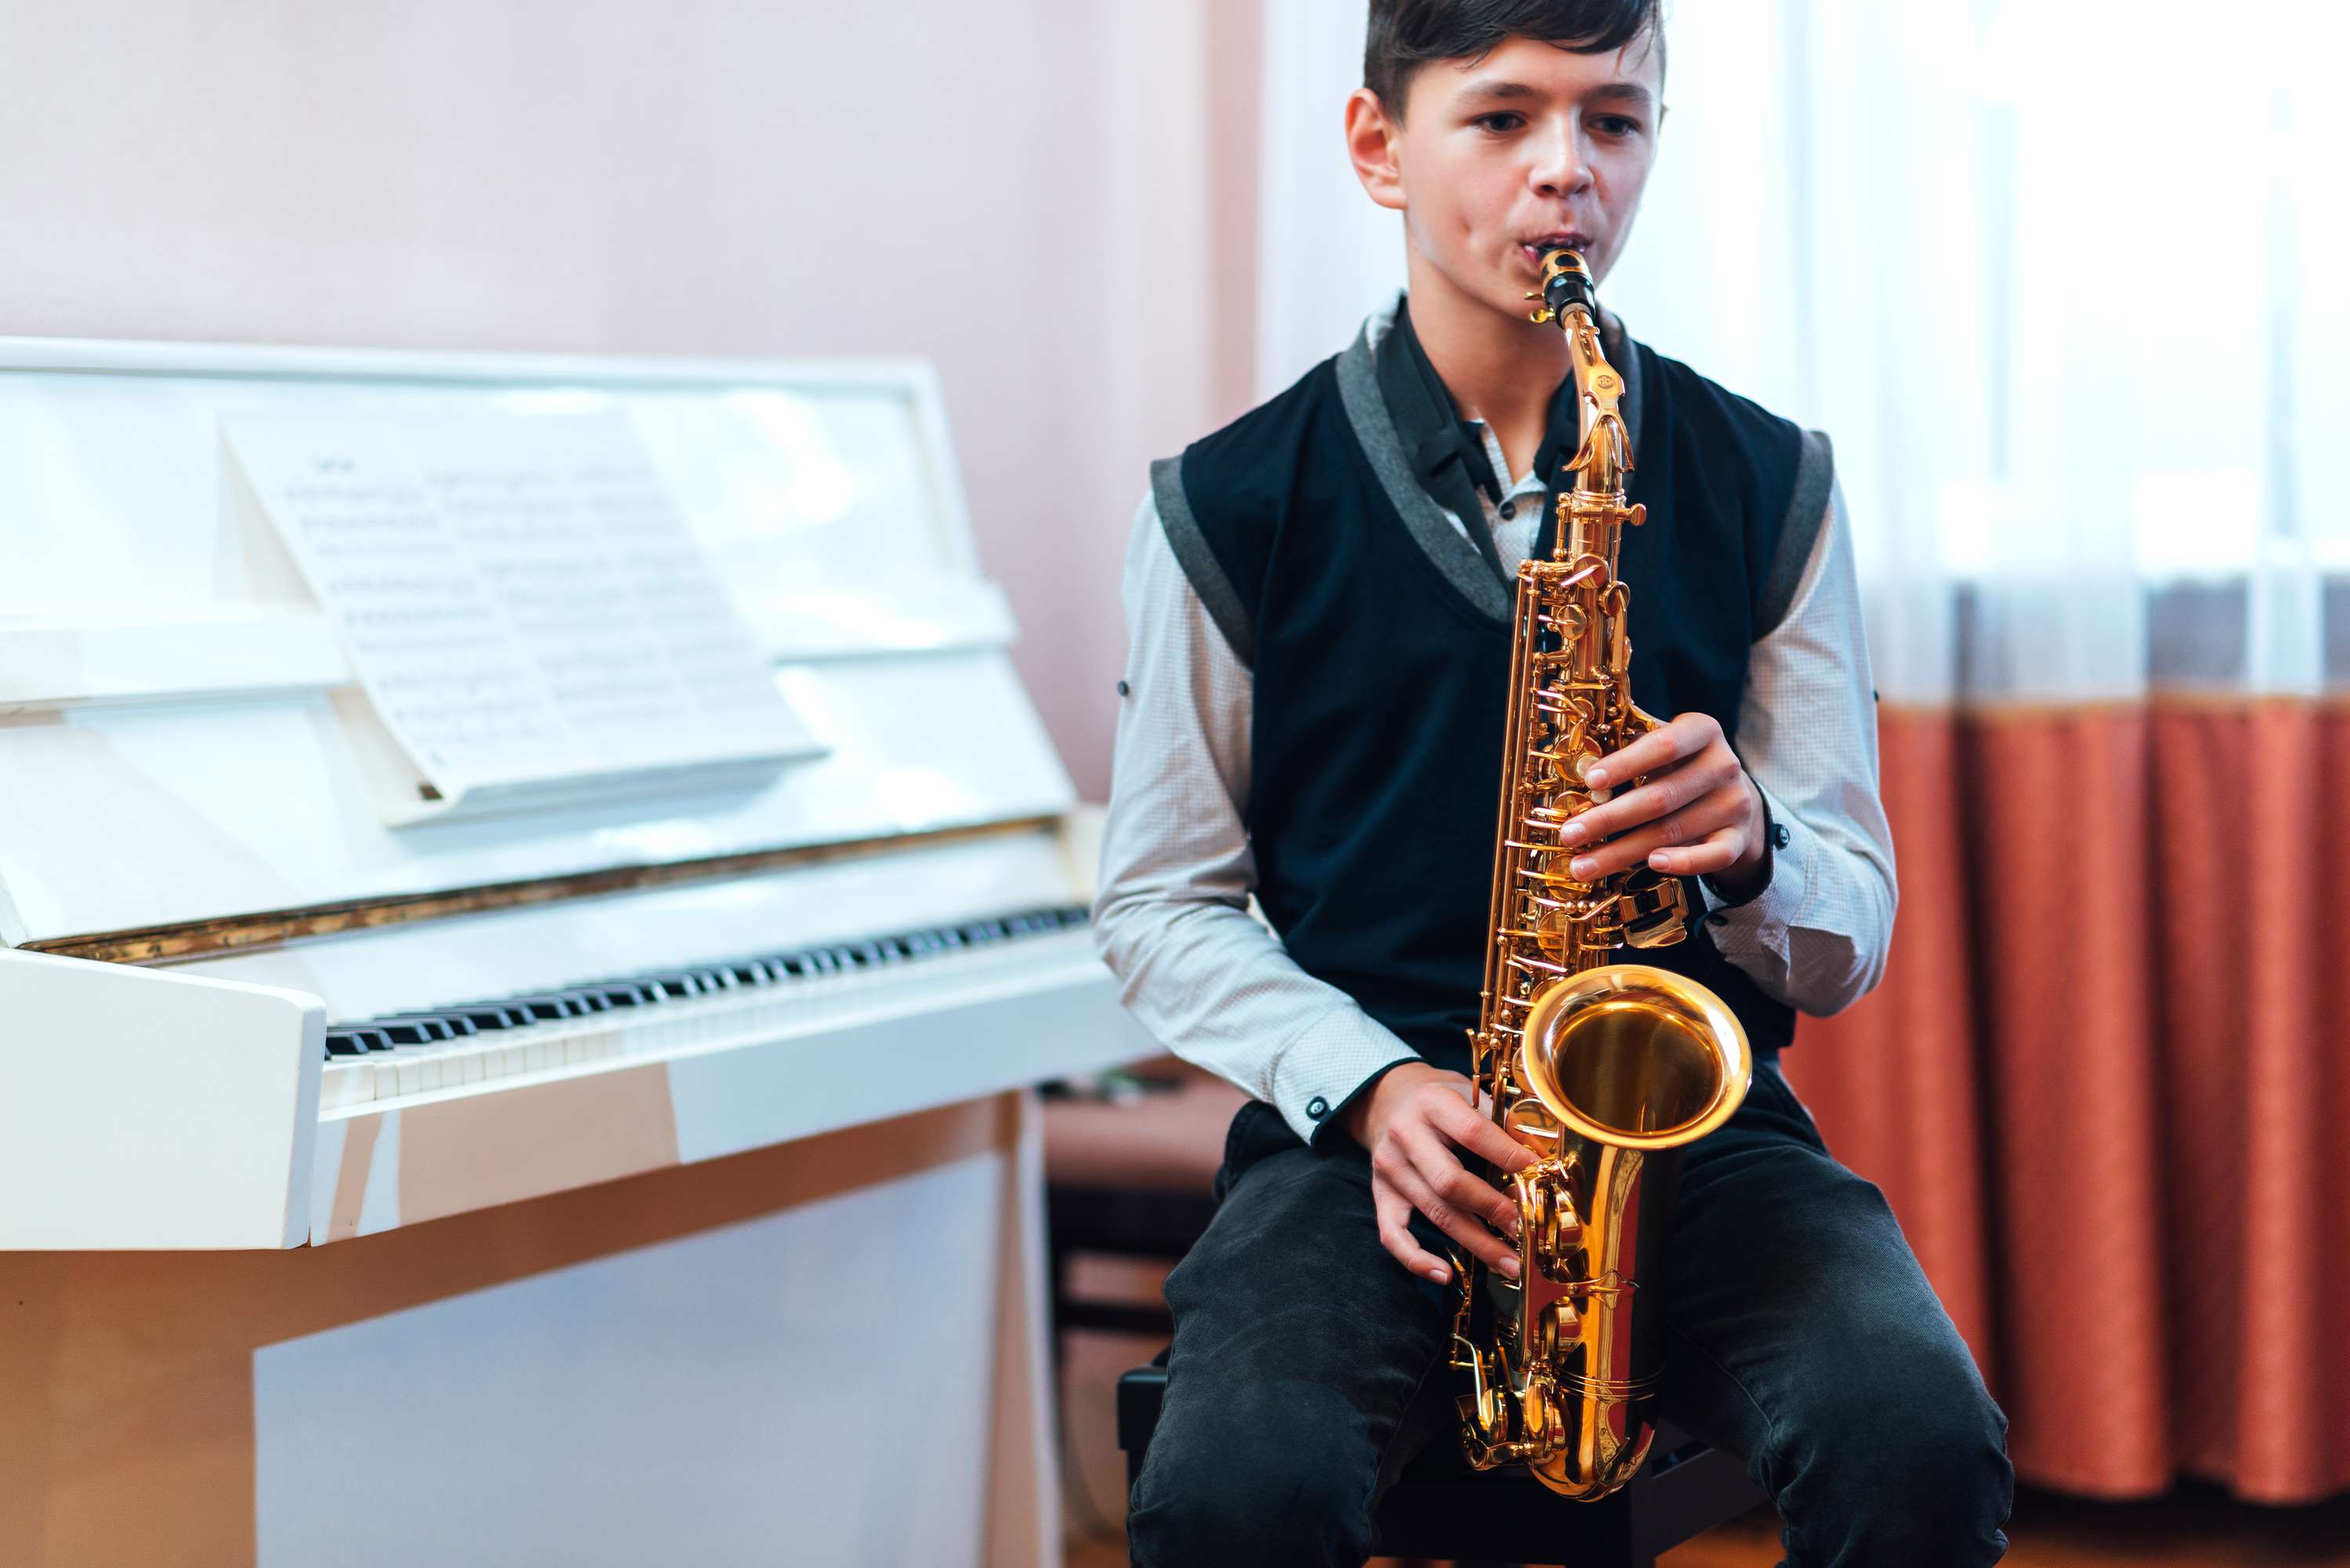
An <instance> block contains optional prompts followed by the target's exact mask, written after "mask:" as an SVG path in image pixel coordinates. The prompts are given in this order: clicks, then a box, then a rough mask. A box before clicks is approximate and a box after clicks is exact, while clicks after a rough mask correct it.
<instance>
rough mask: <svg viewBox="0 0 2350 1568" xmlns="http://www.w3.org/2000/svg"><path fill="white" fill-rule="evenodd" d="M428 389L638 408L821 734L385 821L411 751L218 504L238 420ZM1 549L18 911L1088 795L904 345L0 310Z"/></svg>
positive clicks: (147, 914)
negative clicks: (372, 329) (120, 319)
mask: <svg viewBox="0 0 2350 1568" xmlns="http://www.w3.org/2000/svg"><path fill="white" fill-rule="evenodd" d="M427 409H429V410H434V411H435V413H436V415H437V416H445V415H447V414H448V412H449V411H450V410H452V409H453V410H467V409H473V410H481V411H482V412H483V413H484V415H485V416H489V415H502V416H511V415H514V414H518V413H521V414H527V413H534V412H537V413H547V414H559V415H597V416H602V417H605V418H608V419H611V420H614V421H625V423H626V425H627V427H628V428H629V431H631V432H632V433H633V436H634V438H635V440H636V441H638V442H639V443H641V447H642V449H643V451H644V452H645V453H646V454H647V455H648V456H649V458H650V462H651V463H652V466H653V467H654V469H655V470H656V471H657V472H658V473H659V475H660V482H661V483H662V485H663V486H664V487H665V489H666V490H667V492H668V493H669V495H670V497H671V500H672V501H673V503H674V504H675V507H676V509H677V512H678V514H680V515H681V517H682V519H683V521H684V523H685V524H686V525H687V526H688V528H689V529H690V530H691V533H692V535H693V536H694V537H695V538H696V539H697V540H698V541H699V542H700V544H701V545H702V548H703V549H704V550H705V551H706V552H707V553H708V556H709V557H710V559H711V560H712V562H714V563H715V567H716V571H717V574H718V576H719V578H720V580H721V581H722V582H723V585H724V587H725V589H726V592H727V593H728V595H729V596H730V597H731V598H732V600H733V604H734V607H735V608H736V609H737V610H738V612H739V613H740V615H741V616H742V618H743V621H744V622H745V623H746V624H747V625H748V626H749V628H751V630H752V632H753V635H754V638H755V639H756V640H757V642H758V644H759V645H760V647H761V648H762V649H764V653H765V655H766V656H767V657H768V658H769V659H772V660H773V661H774V667H775V669H774V677H775V680H776V682H777V685H778V688H779V690H780V691H782V692H783V693H784V694H785V697H786V698H787V699H788V700H789V701H790V703H791V705H792V707H793V709H794V710H795V711H796V712H797V714H798V715H799V716H800V718H801V719H802V720H803V721H804V722H806V726H807V728H808V729H809V730H810V731H811V732H813V734H814V737H815V739H816V742H817V743H818V744H820V745H821V746H822V747H823V748H824V750H823V753H822V755H821V756H820V757H817V758H816V759H815V760H813V761H807V762H802V763H793V764H790V765H788V766H787V767H785V769H784V771H783V772H782V773H781V774H773V775H768V776H764V777H756V778H749V779H746V778H743V777H742V776H740V775H731V776H724V777H716V778H712V777H707V776H704V777H701V778H699V779H698V780H697V779H694V778H684V779H678V780H672V781H670V782H669V783H667V784H664V785H662V786H661V787H660V792H659V793H653V794H640V795H636V796H632V797H629V798H625V799H607V798H599V797H597V796H595V795H593V794H586V795H582V796H580V797H578V798H576V799H575V798H565V797H562V796H560V795H557V796H554V797H551V798H549V799H548V800H546V802H545V803H543V804H542V805H540V806H539V807H538V808H536V809H532V810H528V811H524V812H519V813H515V814H513V815H506V816H503V817H484V818H482V819H480V820H474V821H465V822H445V823H428V824H425V825H421V826H404V827H397V828H395V827H390V826H386V825H385V823H384V821H383V820H382V817H381V815H380V813H379V812H378V811H377V809H376V808H375V805H374V795H373V793H372V792H373V791H374V790H375V788H376V784H374V783H372V782H371V781H377V780H380V774H381V773H382V770H383V769H384V768H385V767H387V766H391V765H397V762H396V759H393V760H388V759H387V756H386V754H385V753H386V751H387V747H388V745H389V737H388V735H387V733H386V732H385V731H384V729H383V726H382V725H381V724H380V722H377V721H376V720H375V719H374V717H373V715H372V712H371V710H370V709H369V705H368V704H367V702H366V701H364V699H363V698H361V697H360V695H359V691H358V689H357V687H356V686H355V684H354V680H353V676H354V672H353V670H352V667H351V665H350V663H349V661H348V658H347V657H346V655H345V652H344V649H343V648H342V646H341V645H340V643H339V642H338V639H337V638H336V636H335V634H334V630H333V628H332V627H331V626H329V625H328V621H327V619H326V618H325V617H324V616H323V614H322V613H321V609H320V607H319V606H318V604H317V602H316V601H315V600H314V599H313V598H312V597H311V596H310V593H309V590H308V588H307V587H306V586H305V583H304V580H303V578H302V576H301V574H300V573H299V572H298V571H296V569H295V568H294V565H293V562H292V560H291V558H290V557H289V556H288V555H287V554H286V551H285V549H284V546H283V545H282V543H281V542H279V541H278V540H277V539H276V538H275V537H273V536H272V534H273V530H271V529H270V528H269V527H268V526H267V525H266V523H265V519H262V518H260V517H258V516H256V515H255V511H254V509H253V508H251V507H249V506H241V505H239V504H237V498H236V494H235V488H236V486H235V480H236V472H235V470H234V465H233V461H232V458H231V455H230V453H229V452H228V450H227V447H226V443H225V442H224V436H223V431H224V421H234V420H237V419H240V418H265V417H270V416H274V415H279V414H283V413H286V412H291V411H299V412H304V413H316V412H317V411H319V410H339V411H340V412H341V414H343V415H345V416H348V417H359V418H364V417H367V412H368V410H385V411H386V415H385V417H391V416H392V414H393V412H395V411H397V410H427ZM0 559H5V560H6V561H8V562H9V563H10V569H9V571H8V573H7V574H6V576H5V577H4V578H0V940H5V941H6V942H7V943H10V944H12V945H20V946H21V945H41V946H45V947H51V948H59V947H67V948H70V947H71V946H72V945H73V944H74V943H75V941H76V940H77V939H80V938H87V937H90V936H93V935H97V934H102V933H125V932H130V933H137V932H145V931H152V930H155V929H161V928H172V929H178V930H180V931H181V932H182V933H183V934H184V933H186V932H188V931H191V930H199V929H212V928H214V927H217V926H219V925H220V924H221V923H223V922H231V923H234V922H237V921H240V920H243V919H244V917H248V916H255V915H267V916H270V917H272V918H273V919H277V918H280V917H285V916H289V915H290V916H301V915H306V914H316V913H317V912H318V911H322V910H323V911H343V912H346V913H351V912H353V911H356V914H355V915H354V916H353V918H355V919H365V918H367V917H368V915H369V911H372V910H376V909H390V908H393V907H397V908H400V909H405V910H407V911H408V912H409V913H411V914H414V913H417V912H419V911H421V910H423V909H428V908H429V909H448V908H462V907H466V905H465V903H464V901H463V900H462V899H460V900H458V901H456V902H455V903H450V902H448V901H447V899H446V896H447V895H450V894H452V893H462V892H464V891H466V890H472V889H481V888H491V887H501V888H509V889H513V888H529V889H533V891H532V892H530V893H529V894H528V895H527V896H528V897H534V898H535V897H542V896H565V889H567V888H568V889H570V890H572V891H595V890H608V888H611V887H614V886H617V885H620V884H622V883H625V882H626V881H627V880H628V874H629V872H630V871H631V869H632V868H640V867H651V868H660V867H668V868H671V871H670V872H668V873H663V875H674V876H685V875H700V874H720V873H722V872H724V873H731V874H744V873H745V872H747V871H751V870H756V869H760V868H764V867H770V866H774V865H779V864H785V863H788V862H789V859H790V856H789V855H787V854H782V852H797V853H806V852H811V851H814V850H816V849H818V848H820V847H821V846H842V845H867V846H880V845H887V844H889V843H891V842H896V841H903V840H905V839H907V838H909V837H910V836H924V835H933V834H951V833H958V832H961V831H963V830H967V829H972V828H975V827H983V826H985V825H990V824H998V825H1008V824H1015V823H1021V822H1028V821H1033V820H1035V819H1037V818H1040V817H1047V816H1052V815H1057V814H1059V813H1060V812H1062V811H1063V810H1065V809H1066V807H1067V806H1068V805H1069V804H1070V802H1071V799H1072V795H1071V790H1070V786H1069V783H1068V780H1067V777H1066V774H1065V773H1064V772H1063V770H1062V769H1061V766H1060V763H1059V761H1058V759H1057V757H1056V756H1055V754H1054V753H1053V750H1052V747H1051V745H1050V742H1048V741H1047V740H1046V738H1045V732H1044V730H1043V727H1042V725H1041V724H1040V723H1039V722H1038V721H1037V718H1036V715H1035V711H1034V709H1033V707H1032V705H1031V704H1030V703H1029V701H1028V699H1027V696H1026V693H1025V692H1024V691H1023V689H1022V688H1021V685H1020V682H1019V680H1018V679H1017V678H1016V676H1015V675H1014V672H1013V670H1012V667H1011V663H1010V660H1009V659H1008V656H1007V654H1006V652H1005V649H1006V647H1007V646H1008V643H1009V641H1010V639H1011V637H1012V634H1013V627H1012V622H1011V618H1010V616H1009V614H1008V611H1007V610H1006V607H1005V605H1004V601H1003V596H1002V594H1001V593H1000V591H998V590H997V589H996V588H995V587H994V586H993V584H992V583H990V582H989V581H988V580H987V579H986V578H985V577H984V576H983V574H982V573H981V570H980V568H979V565H978V561H977V557H976V553H975V551H974V549H973V547H972V536H971V529H970V523H969V519H968V516H967V514H966V513H965V510H964V506H963V503H962V490H961V485H960V482H959V479H958V477H957V472H956V468H955V462H954V457H953V452H952V449H951V443H950V441H949V440H948V437H947V431H946V425H945V420H944V417H943V413H942V410H941V402H940V397H939V390H938V386H937V382H936V379H935V378H934V376H933V375H932V374H931V371H930V370H929V369H928V368H927V367H924V366H920V365H914V364H901V365H864V366H847V367H836V366H806V365H790V364H753V363H733V362H686V361H656V360H641V359H571V358H546V357H515V356H478V355H411V354H394V353H383V352H372V351H349V350H323V349H257V348H213V347H202V346H163V345H125V344H104V343H69V342H44V341H36V340H22V339H20V340H0ZM394 750H396V748H395V749H394ZM779 856H780V858H778V857H779ZM616 878H617V879H616ZM434 899H441V900H442V902H441V903H439V904H434V903H433V902H432V900H434ZM395 918H396V917H395ZM288 934H293V935H298V934H301V932H300V930H299V929H292V928H289V929H288ZM107 956H130V955H129V954H128V953H127V951H115V952H110V953H109V954H108V955H107Z"/></svg>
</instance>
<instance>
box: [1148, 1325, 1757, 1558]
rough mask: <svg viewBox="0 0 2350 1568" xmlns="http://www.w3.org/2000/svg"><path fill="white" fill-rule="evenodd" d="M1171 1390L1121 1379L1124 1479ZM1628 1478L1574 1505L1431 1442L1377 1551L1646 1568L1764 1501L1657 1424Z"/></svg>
mask: <svg viewBox="0 0 2350 1568" xmlns="http://www.w3.org/2000/svg"><path fill="white" fill-rule="evenodd" d="M1166 1397H1167V1369H1166V1368H1165V1367H1164V1366H1156V1365H1154V1366H1138V1367H1136V1368H1135V1369H1134V1370H1133V1371H1131V1372H1129V1373H1128V1374H1127V1375H1126V1376H1123V1377H1121V1378H1119V1379H1118V1447H1119V1448H1121V1449H1125V1450H1126V1474H1127V1482H1128V1485H1129V1486H1130V1485H1132V1484H1133V1480H1134V1478H1135V1477H1136V1476H1138V1475H1139V1474H1140V1473H1141V1472H1142V1455H1143V1451H1144V1450H1145V1449H1148V1448H1149V1446H1150V1432H1151V1428H1154V1427H1156V1426H1157V1425H1158V1424H1159V1404H1160V1402H1161V1401H1162V1400H1164V1399H1165V1398H1166ZM1649 1453H1650V1456H1651V1457H1650V1459H1649V1460H1648V1464H1647V1466H1646V1467H1644V1468H1643V1469H1641V1471H1640V1474H1639V1476H1638V1478H1637V1479H1635V1480H1633V1482H1632V1484H1631V1485H1629V1486H1627V1487H1626V1488H1624V1490H1621V1491H1618V1492H1617V1493H1616V1494H1615V1495H1614V1496H1612V1497H1609V1498H1607V1499H1604V1500H1602V1501H1598V1502H1571V1501H1567V1500H1566V1499H1565V1498H1562V1497H1559V1496H1556V1495H1555V1494H1554V1493H1552V1492H1549V1491H1546V1490H1544V1488H1543V1486H1542V1484H1541V1483H1540V1482H1538V1481H1536V1480H1534V1479H1532V1478H1531V1477H1529V1476H1527V1475H1526V1474H1525V1473H1524V1472H1523V1471H1522V1470H1518V1469H1498V1470H1482V1471H1481V1470H1472V1469H1470V1468H1469V1466H1468V1464H1467V1463H1466V1462H1465V1461H1463V1460H1462V1459H1461V1458H1460V1454H1459V1450H1458V1449H1455V1448H1454V1447H1453V1446H1452V1445H1451V1444H1450V1443H1445V1442H1441V1441H1439V1442H1435V1443H1431V1444H1430V1445H1429V1451H1428V1452H1427V1453H1425V1454H1423V1455H1421V1456H1420V1457H1419V1459H1414V1460H1413V1461H1412V1462H1411V1463H1410V1464H1409V1465H1407V1466H1405V1467H1404V1471H1403V1474H1402V1475H1401V1476H1399V1477H1398V1478H1397V1480H1396V1483H1395V1485H1394V1486H1392V1487H1390V1488H1389V1489H1388V1494H1387V1497H1386V1498H1385V1499H1384V1500H1383V1501H1381V1502H1380V1504H1379V1513H1378V1532H1379V1546H1378V1549H1379V1552H1380V1554H1381V1555H1382V1556H1388V1557H1439V1558H1444V1557H1449V1558H1453V1559H1456V1560H1461V1559H1476V1560H1481V1561H1487V1562H1497V1563H1544V1564H1555V1565H1557V1568H1654V1564H1655V1563H1656V1560H1657V1558H1658V1556H1659V1554H1660V1553H1662V1552H1667V1551H1669V1550H1671V1549H1672V1548H1673V1547H1675V1546H1678V1545H1679V1544H1680V1543H1681V1542H1684V1541H1688V1540H1690V1538H1692V1537H1694V1536H1699V1535H1702V1534H1704V1533H1705V1532H1707V1531H1709V1530H1711V1529H1712V1528H1713V1527H1714V1526H1715V1525H1717V1524H1723V1523H1726V1522H1728V1521H1731V1520H1733V1519H1735V1518H1737V1517H1738V1516H1739V1515H1740V1514H1742V1513H1745V1512H1746V1511H1749V1510H1751V1509H1753V1508H1755V1507H1757V1506H1759V1505H1760V1504H1762V1503H1763V1502H1765V1501H1768V1500H1767V1499H1765V1498H1764V1497H1763V1490H1762V1489H1761V1488H1760V1487H1758V1486H1756V1485H1755V1484H1754V1483H1753V1482H1752V1481H1751V1480H1748V1479H1747V1477H1746V1469H1745V1467H1744V1466H1743V1465H1742V1464H1741V1463H1740V1462H1739V1460H1738V1457H1737V1456H1736V1455H1735V1454H1731V1453H1729V1452H1727V1451H1725V1450H1723V1449H1715V1448H1711V1447H1709V1446H1707V1445H1706V1444H1704V1443H1701V1442H1698V1441H1696V1440H1695V1439H1693V1438H1688V1437H1685V1436H1684V1435H1682V1434H1680V1433H1679V1432H1675V1431H1673V1430H1672V1429H1671V1428H1661V1429H1659V1432H1658V1433H1657V1440H1656V1442H1655V1444H1654V1445H1653V1446H1652V1447H1651V1448H1650V1449H1649Z"/></svg>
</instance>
